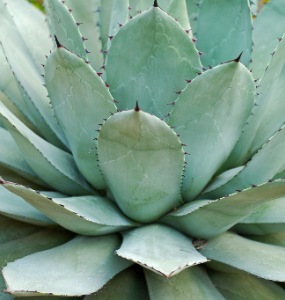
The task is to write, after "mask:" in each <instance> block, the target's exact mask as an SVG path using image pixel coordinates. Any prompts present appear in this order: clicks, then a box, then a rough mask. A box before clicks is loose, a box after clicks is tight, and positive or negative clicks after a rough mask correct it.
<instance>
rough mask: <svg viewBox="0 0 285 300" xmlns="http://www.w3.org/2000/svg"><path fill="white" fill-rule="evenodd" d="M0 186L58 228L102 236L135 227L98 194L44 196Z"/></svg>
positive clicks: (16, 187) (23, 189) (12, 187)
mask: <svg viewBox="0 0 285 300" xmlns="http://www.w3.org/2000/svg"><path fill="white" fill-rule="evenodd" d="M2 185H3V186H4V187H5V188H6V189H8V190H9V191H10V192H12V193H14V194H16V195H18V196H20V197H22V198H23V199H24V200H25V201H26V202H27V203H29V204H30V205H32V206H33V207H35V208H36V209H38V210H39V211H41V212H42V213H44V214H45V215H46V216H48V217H49V218H51V219H52V220H54V221H55V222H56V223H58V224H60V225H61V226H62V227H64V228H66V229H68V230H70V231H73V232H76V233H79V234H83V235H93V236H94V235H103V234H108V233H112V232H118V231H123V230H126V229H129V228H131V227H134V226H138V224H137V223H135V222H133V221H131V220H129V219H128V218H127V217H125V215H124V214H123V213H122V212H121V211H120V210H119V208H118V207H117V205H116V204H115V203H113V202H112V201H111V200H109V199H107V198H103V197H99V196H96V197H95V196H81V197H69V198H67V197H66V198H63V197H61V198H57V195H54V197H52V195H48V194H46V193H45V192H43V193H45V194H46V195H44V194H42V193H39V192H36V191H34V190H32V189H29V188H27V187H24V186H21V185H16V184H13V183H10V182H2ZM21 200H22V199H21ZM0 208H1V206H0Z"/></svg>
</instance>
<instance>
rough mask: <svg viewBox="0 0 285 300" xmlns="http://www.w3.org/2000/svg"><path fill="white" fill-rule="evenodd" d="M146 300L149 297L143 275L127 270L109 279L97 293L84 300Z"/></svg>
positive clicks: (136, 270) (130, 269)
mask: <svg viewBox="0 0 285 300" xmlns="http://www.w3.org/2000/svg"><path fill="white" fill-rule="evenodd" d="M133 299H137V300H148V299H149V295H148V291H147V286H146V283H145V279H144V278H143V274H141V273H140V272H139V269H135V268H129V269H127V270H124V271H122V272H121V273H119V274H118V275H116V276H115V277H114V278H113V279H111V280H110V281H109V282H108V283H107V284H106V285H105V286H104V287H103V288H102V289H101V290H100V291H99V292H98V293H96V294H94V295H90V296H86V297H85V298H84V300H133Z"/></svg>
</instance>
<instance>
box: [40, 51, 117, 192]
mask: <svg viewBox="0 0 285 300" xmlns="http://www.w3.org/2000/svg"><path fill="white" fill-rule="evenodd" d="M45 71H46V75H45V79H46V86H47V89H48V91H49V95H50V99H51V103H52V106H53V109H54V111H55V114H56V116H57V118H58V120H59V123H60V125H61V127H62V128H63V131H64V133H65V135H66V138H67V140H68V143H69V145H70V148H71V151H72V153H73V156H74V159H75V161H76V163H77V165H78V168H79V170H80V171H81V173H82V174H83V176H84V177H85V178H86V179H87V180H88V181H89V182H90V183H91V184H92V185H93V186H94V187H96V188H97V189H104V188H105V186H106V185H105V183H104V180H103V177H102V175H101V171H100V168H99V166H98V162H97V156H96V155H97V150H96V149H94V147H95V148H96V146H97V141H96V140H94V139H95V138H97V136H98V132H96V131H95V130H97V129H98V128H100V125H99V123H103V119H105V118H108V117H109V116H110V113H115V112H117V108H116V105H115V103H114V101H113V98H112V96H111V94H110V93H109V91H108V88H107V87H106V86H105V83H104V82H103V81H102V79H101V78H100V77H99V76H98V75H97V74H96V72H94V70H93V69H92V68H91V67H90V65H89V64H86V63H85V62H84V61H83V60H82V59H81V58H79V57H77V56H76V55H75V54H73V53H71V52H69V51H68V50H66V49H64V48H63V47H60V48H57V49H56V50H55V51H54V52H53V53H52V54H51V55H50V57H49V58H48V60H47V64H46V67H45ZM78 99H80V101H78Z"/></svg>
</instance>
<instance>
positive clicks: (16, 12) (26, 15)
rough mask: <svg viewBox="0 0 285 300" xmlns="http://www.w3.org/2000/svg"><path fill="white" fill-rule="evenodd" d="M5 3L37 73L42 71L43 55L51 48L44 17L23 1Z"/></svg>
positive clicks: (13, 0)
mask: <svg viewBox="0 0 285 300" xmlns="http://www.w3.org/2000/svg"><path fill="white" fill-rule="evenodd" d="M5 2H6V3H7V8H8V10H9V11H10V12H11V15H12V16H13V18H14V21H15V23H16V25H17V27H18V29H19V31H20V33H21V36H22V38H23V40H24V41H25V44H26V45H27V47H28V49H29V51H30V53H31V54H32V57H33V59H34V60H35V62H36V65H37V67H38V69H39V71H42V67H41V64H45V60H46V58H45V55H48V54H49V51H50V50H51V49H52V47H53V45H52V40H51V38H50V32H49V28H48V25H47V22H46V17H45V15H44V14H43V13H42V12H41V11H40V10H39V9H37V8H36V7H35V6H34V5H32V4H31V3H29V2H28V1H25V0H5Z"/></svg>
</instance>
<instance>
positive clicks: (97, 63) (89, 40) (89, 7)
mask: <svg viewBox="0 0 285 300" xmlns="http://www.w3.org/2000/svg"><path fill="white" fill-rule="evenodd" d="M100 2H101V0H84V1H78V0H67V1H66V3H65V4H66V6H67V7H68V8H69V9H72V15H73V17H74V19H75V21H76V22H77V23H82V24H80V27H79V30H80V32H81V34H82V36H83V39H85V41H84V44H85V46H86V49H88V50H89V52H91V53H88V54H87V57H88V60H89V61H90V64H91V66H92V67H93V69H94V70H96V71H97V72H99V69H100V68H101V67H102V65H103V54H102V52H101V50H102V43H101V41H100V29H99V26H96V24H97V22H99V12H97V9H98V6H99V3H100Z"/></svg>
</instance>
